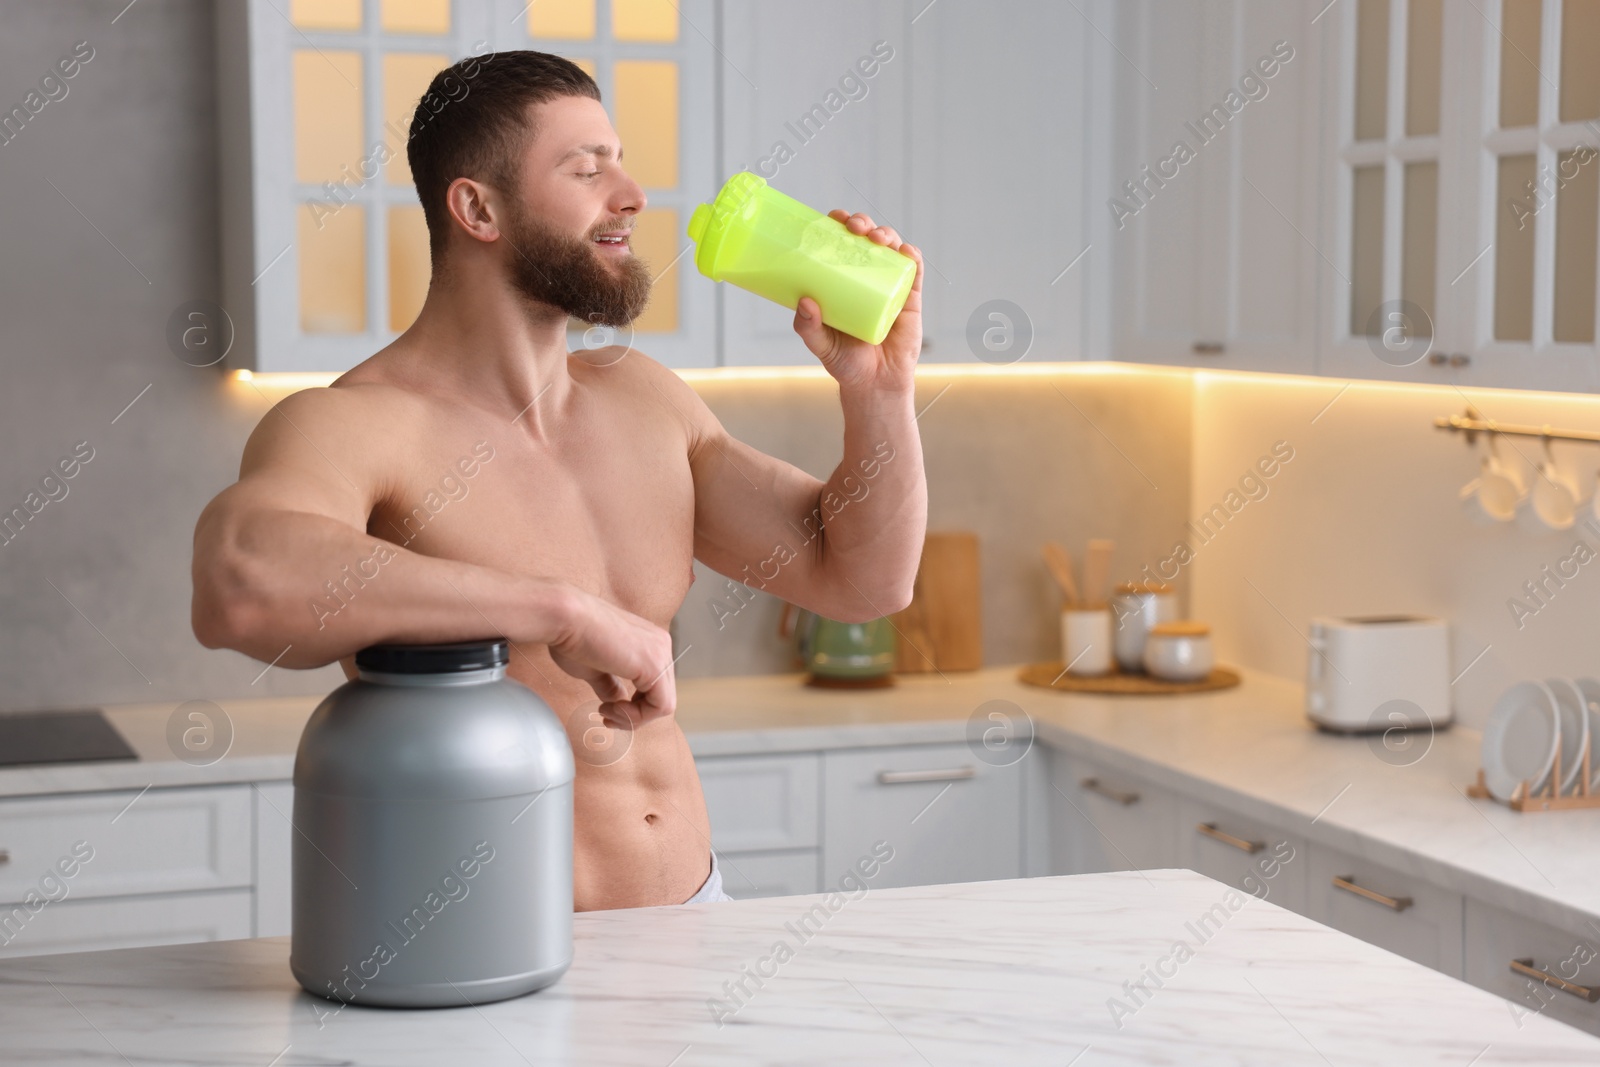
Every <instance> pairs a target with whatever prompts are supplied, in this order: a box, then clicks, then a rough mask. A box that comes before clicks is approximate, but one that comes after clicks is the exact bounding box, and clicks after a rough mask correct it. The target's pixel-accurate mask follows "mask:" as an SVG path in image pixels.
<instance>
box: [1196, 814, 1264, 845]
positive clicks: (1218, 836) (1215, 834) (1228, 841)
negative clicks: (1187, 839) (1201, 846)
mask: <svg viewBox="0 0 1600 1067" xmlns="http://www.w3.org/2000/svg"><path fill="white" fill-rule="evenodd" d="M1195 829H1196V830H1198V831H1199V832H1200V833H1202V834H1204V835H1206V836H1207V837H1209V838H1211V839H1212V840H1213V841H1221V842H1222V843H1223V844H1224V845H1232V846H1233V847H1234V848H1236V849H1238V850H1239V851H1240V852H1250V853H1255V852H1260V851H1261V850H1262V849H1264V848H1266V847H1267V845H1266V842H1264V841H1246V840H1245V839H1244V838H1242V837H1234V836H1233V835H1232V834H1230V833H1225V832H1223V831H1221V830H1218V829H1217V824H1216V823H1214V822H1203V823H1200V824H1199V825H1198V826H1196V827H1195Z"/></svg>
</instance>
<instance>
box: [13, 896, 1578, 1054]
mask: <svg viewBox="0 0 1600 1067" xmlns="http://www.w3.org/2000/svg"><path fill="white" fill-rule="evenodd" d="M830 905H831V909H830ZM813 909H817V910H813ZM808 913H809V914H811V915H812V918H811V919H810V920H809V921H808V922H807V924H806V925H804V926H801V925H799V924H800V921H801V920H802V918H803V917H804V916H806V915H807V914H808ZM1208 914H1209V915H1211V916H1212V918H1211V919H1209V920H1205V921H1204V922H1202V916H1205V915H1208ZM779 942H783V943H785V944H786V945H787V948H788V951H787V952H782V951H779V950H778V948H777V947H776V946H777V944H778V943H779ZM1178 942H1183V943H1184V944H1185V945H1186V946H1187V951H1185V952H1179V951H1177V950H1176V945H1177V943H1178ZM288 955H289V939H288V938H260V939H256V940H247V941H220V942H209V943H201V944H190V945H177V946H170V947H162V948H138V949H121V950H117V951H111V952H88V953H75V954H69V955H60V956H35V957H29V958H26V959H21V960H14V961H9V962H6V963H3V964H0V988H3V990H4V995H3V996H0V1033H3V1034H4V1035H5V1052H4V1057H3V1058H4V1060H5V1062H6V1063H8V1064H10V1063H15V1064H19V1065H21V1064H51V1065H54V1067H68V1065H78V1067H86V1065H101V1064H125V1063H207V1064H261V1065H266V1064H271V1065H272V1067H295V1065H306V1064H334V1063H338V1064H349V1065H353V1067H360V1065H363V1064H386V1065H405V1064H426V1065H428V1067H434V1065H437V1064H440V1063H471V1064H474V1065H477V1067H495V1065H502V1064H503V1065H507V1067H523V1065H526V1064H530V1063H538V1064H555V1063H562V1064H567V1063H571V1064H591V1063H607V1064H636V1065H639V1067H696V1065H708V1064H738V1065H741V1067H742V1065H745V1064H751V1063H794V1064H802V1063H803V1064H814V1063H894V1064H929V1063H938V1064H984V1065H990V1064H996V1063H1005V1064H1008V1065H1026V1064H1041V1065H1043V1064H1050V1065H1052V1067H1061V1065H1063V1064H1073V1065H1079V1067H1100V1065H1108V1064H1264V1065H1265V1064H1270V1065H1272V1067H1292V1065H1297V1064H1305V1065H1314V1067H1326V1065H1328V1064H1330V1063H1362V1064H1379V1063H1382V1064H1404V1065H1406V1067H1420V1065H1426V1064H1440V1065H1444V1067H1467V1065H1469V1064H1482V1065H1484V1067H1487V1065H1489V1064H1508V1063H1528V1064H1563V1063H1571V1064H1592V1063H1595V1062H1596V1061H1597V1060H1600V1040H1597V1039H1596V1038H1593V1037H1590V1036H1588V1035H1586V1034H1583V1033H1581V1032H1579V1031H1577V1030H1574V1029H1572V1028H1570V1027H1567V1026H1565V1025H1563V1024H1561V1023H1558V1022H1555V1021H1553V1020H1550V1019H1548V1018H1545V1017H1543V1016H1537V1015H1533V1016H1525V1017H1523V1018H1522V1019H1521V1020H1520V1022H1519V1021H1518V1020H1516V1019H1513V1017H1512V1014H1511V1013H1510V1012H1508V1011H1506V1009H1505V1004H1504V1003H1503V1002H1502V1001H1501V1000H1500V999H1499V998H1498V997H1496V996H1494V995H1493V994H1490V993H1486V992H1483V991H1481V990H1478V989H1474V988H1472V987H1471V986H1468V985H1466V984H1465V983H1463V982H1460V981H1457V980H1456V979H1453V978H1447V977H1445V976H1444V975H1442V974H1439V973H1437V972H1435V971H1432V970H1429V969H1427V968H1425V967H1422V966H1420V965H1418V964H1415V963H1412V962H1410V961H1409V960H1406V959H1403V958H1401V957H1399V956H1396V955H1393V954H1391V953H1388V952H1385V951H1383V950H1381V949H1378V948H1374V947H1373V946H1371V945H1367V944H1365V943H1363V942H1361V941H1358V940H1356V939H1355V938H1353V937H1350V936H1348V935H1346V934H1343V933H1340V932H1338V931H1335V930H1332V929H1330V928H1328V927H1325V926H1322V925H1320V924H1318V923H1315V922H1312V921H1311V920H1309V919H1305V918H1302V917H1301V916H1298V915H1295V914H1293V913H1291V912H1289V911H1286V910H1284V909H1282V908H1279V907H1278V906H1276V905H1274V904H1270V903H1267V902H1266V901H1262V900H1258V899H1256V898H1254V897H1250V896H1246V895H1243V894H1240V893H1237V892H1236V891H1234V890H1231V889H1229V888H1227V887H1226V886H1224V885H1222V884H1221V883H1218V882H1214V881H1212V880H1210V879H1208V878H1203V877H1201V876H1200V875H1197V874H1194V873H1192V872H1189V871H1150V872H1143V873H1141V872H1129V873H1119V874H1096V875H1078V876H1075V877H1056V878H1028V879H1017V880H1010V881H996V882H970V883H965V884H959V885H941V886H922V887H916V888H909V889H883V890H871V889H869V890H867V891H866V892H865V893H864V894H858V895H857V896H856V898H855V899H851V898H850V897H848V896H845V895H843V894H839V895H834V896H832V897H831V899H830V897H828V896H825V895H821V894H818V895H814V896H797V897H777V898H772V899H767V900H750V901H736V902H733V903H725V904H696V905H677V906H671V907H662V908H639V909H632V910H627V911H607V912H586V913H581V914H579V915H577V916H575V917H574V961H573V965H572V967H571V969H570V970H568V972H567V973H566V975H565V976H563V978H562V979H561V980H560V981H559V982H558V983H557V984H556V985H554V986H551V987H550V988H548V989H545V990H543V991H541V992H538V993H535V994H532V995H530V996H525V997H520V998H517V999H514V1000H508V1001H501V1002H498V1003H494V1004H485V1005H482V1006H475V1005H467V1004H465V1003H464V1004H463V1006H462V1007H460V1008H443V1009H433V1010H422V1011H396V1010H390V1009H377V1008H361V1007H355V1006H342V1007H341V1006H340V1005H338V1004H336V1003H334V1002H330V1001H326V1000H323V999H322V998H320V997H313V996H311V995H309V994H307V993H304V992H302V991H301V990H300V989H299V987H298V986H297V985H296V984H295V981H294V979H293V977H292V976H291V975H290V973H289V968H288ZM1147 975H1155V977H1154V978H1153V979H1152V978H1150V977H1147ZM747 976H751V977H747ZM740 981H742V982H743V983H744V989H743V991H742V992H741V991H740V990H738V989H736V988H735V987H734V986H733V983H735V982H740ZM1134 982H1143V987H1142V988H1138V989H1136V988H1134V987H1133V985H1132V983H1134Z"/></svg>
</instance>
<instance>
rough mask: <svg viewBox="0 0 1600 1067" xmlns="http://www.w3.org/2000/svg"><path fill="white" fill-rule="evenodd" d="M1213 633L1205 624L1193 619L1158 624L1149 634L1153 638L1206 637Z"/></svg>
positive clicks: (1151, 628)
mask: <svg viewBox="0 0 1600 1067" xmlns="http://www.w3.org/2000/svg"><path fill="white" fill-rule="evenodd" d="M1210 632H1211V627H1210V626H1209V625H1207V624H1206V623H1203V622H1196V621H1194V620H1193V619H1183V620H1180V621H1178V622H1158V623H1156V624H1155V625H1154V626H1152V627H1150V629H1149V631H1148V633H1149V635H1150V636H1151V637H1204V636H1206V635H1207V634H1209V633H1210Z"/></svg>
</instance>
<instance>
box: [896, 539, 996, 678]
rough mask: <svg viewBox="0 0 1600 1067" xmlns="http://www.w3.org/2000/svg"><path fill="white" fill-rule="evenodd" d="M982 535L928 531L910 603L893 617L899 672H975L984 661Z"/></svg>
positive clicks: (897, 671)
mask: <svg viewBox="0 0 1600 1067" xmlns="http://www.w3.org/2000/svg"><path fill="white" fill-rule="evenodd" d="M981 585H982V581H981V575H980V573H979V568H978V535H977V534H975V533H971V532H968V531H960V530H957V531H947V532H944V533H929V534H928V535H927V536H926V538H925V539H924V540H923V543H922V561H921V563H920V565H919V566H918V567H917V580H916V585H915V586H914V587H913V589H912V593H911V604H910V606H908V607H907V608H906V609H905V610H904V611H899V612H896V613H895V614H894V615H891V616H890V619H891V620H893V622H894V625H895V628H896V630H897V631H898V632H897V633H896V634H895V656H894V669H895V672H896V673H897V674H919V673H927V672H932V671H936V670H938V671H975V670H977V669H978V668H979V667H982V666H983V611H982V599H981V596H980V591H981Z"/></svg>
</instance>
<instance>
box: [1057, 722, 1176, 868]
mask: <svg viewBox="0 0 1600 1067" xmlns="http://www.w3.org/2000/svg"><path fill="white" fill-rule="evenodd" d="M1046 759H1047V760H1048V772H1047V773H1048V778H1049V789H1048V792H1047V794H1046V798H1045V799H1046V802H1047V803H1048V805H1049V815H1048V818H1049V824H1050V830H1049V833H1050V873H1051V874H1092V873H1097V872H1100V871H1143V870H1151V869H1156V868H1163V867H1172V866H1176V862H1177V852H1178V848H1177V838H1176V830H1177V825H1178V801H1177V797H1176V796H1174V795H1173V794H1172V793H1171V792H1169V791H1168V790H1166V789H1162V788H1160V787H1158V786H1155V785H1152V784H1151V783H1150V782H1149V781H1148V780H1146V779H1144V778H1141V777H1139V776H1137V775H1132V774H1127V773H1124V772H1121V771H1113V770H1108V769H1106V768H1105V767H1103V766H1101V765H1099V764H1097V763H1095V762H1093V761H1091V760H1088V759H1084V758H1082V757H1079V756H1074V755H1070V754H1068V753H1066V752H1063V751H1061V750H1059V749H1048V750H1046Z"/></svg>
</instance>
